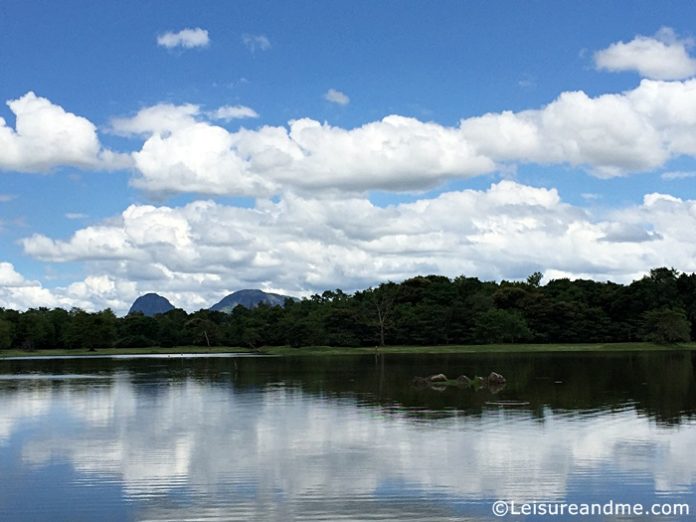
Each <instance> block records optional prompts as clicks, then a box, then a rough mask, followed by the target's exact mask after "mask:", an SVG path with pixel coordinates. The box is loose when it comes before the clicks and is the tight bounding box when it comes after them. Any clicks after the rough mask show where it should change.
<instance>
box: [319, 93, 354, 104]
mask: <svg viewBox="0 0 696 522" xmlns="http://www.w3.org/2000/svg"><path fill="white" fill-rule="evenodd" d="M324 99H325V100H326V101H330V102H331V103H335V104H337V105H348V104H349V103H350V98H349V97H348V96H346V94H344V93H342V92H341V91H337V90H336V89H329V90H328V91H326V93H325V94H324Z"/></svg>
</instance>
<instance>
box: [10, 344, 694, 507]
mask: <svg viewBox="0 0 696 522" xmlns="http://www.w3.org/2000/svg"><path fill="white" fill-rule="evenodd" d="M491 369H495V370H497V371H500V372H501V373H503V374H504V375H506V376H507V377H508V380H509V384H508V386H507V387H506V389H505V390H503V391H502V392H501V393H500V394H498V395H496V396H495V398H496V399H500V398H503V399H509V400H524V401H527V402H528V403H529V405H528V406H526V407H517V408H502V407H498V406H490V405H487V404H486V403H487V402H488V401H490V400H491V398H492V396H491V395H490V394H488V393H487V392H478V393H476V392H473V391H471V390H458V389H456V388H455V389H447V390H445V391H443V392H437V391H433V390H417V389H414V388H413V387H411V386H410V379H411V377H412V376H413V375H417V374H426V373H429V372H433V373H434V372H436V371H438V372H439V371H443V372H445V373H449V374H450V375H456V374H458V373H468V374H472V375H473V374H483V373H485V372H487V371H490V370H491ZM0 373H1V374H4V375H15V376H23V378H21V379H5V380H2V379H0V466H1V468H2V470H3V473H2V476H0V519H5V518H7V519H12V520H17V519H19V520H21V519H22V518H24V519H31V520H41V519H44V520H61V519H64V520H70V519H74V518H75V513H76V512H77V513H80V514H82V515H83V518H101V519H114V520H122V519H149V520H171V519H197V520H201V519H206V518H209V519H215V518H219V519H226V520H229V519H239V520H254V519H258V520H274V519H277V520H292V519H297V520H308V519H323V520H336V519H338V518H347V519H361V520H362V519H367V518H371V519H399V520H407V519H408V520H418V519H424V520H433V519H438V520H446V519H453V520H464V519H466V518H467V517H471V519H475V520H481V519H487V518H488V517H489V513H490V503H491V501H492V500H494V499H499V498H502V499H517V500H519V501H523V500H534V499H539V500H554V499H559V500H562V499H568V500H571V501H575V502H581V501H593V500H596V501H604V500H607V499H610V498H614V499H615V500H619V501H626V502H638V501H641V502H648V501H650V500H651V499H656V498H674V499H680V500H681V501H684V499H689V500H690V499H691V498H693V494H694V492H695V488H694V484H695V483H696V480H695V479H696V462H695V461H694V460H693V459H692V458H691V454H692V451H693V448H694V447H696V429H694V425H695V424H696V423H695V422H694V416H693V414H694V407H695V406H696V400H695V396H694V392H695V389H694V373H693V362H692V356H691V354H684V353H680V354H658V355H651V356H648V355H632V356H622V357H604V356H603V357H599V356H582V357H578V356H571V357H569V356H534V357H520V356H517V357H472V356H466V357H461V356H460V357H452V356H450V357H441V358H436V359H433V358H428V359H423V358H414V357H410V358H408V357H407V358H404V357H399V358H396V357H394V358H388V359H387V360H386V362H385V365H384V368H381V365H380V364H375V362H374V360H372V359H371V358H369V357H367V358H364V357H363V358H359V357H357V358H351V357H346V358H340V359H294V360H291V359H273V360H268V359H265V360H262V359H250V358H246V359H244V360H239V361H234V362H233V361H230V360H221V359H216V360H196V361H189V362H187V364H185V365H182V364H181V363H180V362H171V361H161V360H158V361H146V360H138V361H114V362H104V361H42V362H38V361H5V362H0ZM52 375H54V376H57V377H60V376H65V375H70V376H75V375H82V376H84V378H81V379H75V378H70V379H63V378H57V379H52V378H50V376H52ZM32 376H34V377H38V378H33V377H32ZM39 484H41V487H38V485H39ZM695 507H696V506H695Z"/></svg>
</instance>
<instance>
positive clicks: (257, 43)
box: [242, 34, 271, 53]
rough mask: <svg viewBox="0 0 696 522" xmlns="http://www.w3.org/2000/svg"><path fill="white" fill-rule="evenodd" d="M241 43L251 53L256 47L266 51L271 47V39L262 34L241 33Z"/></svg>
mask: <svg viewBox="0 0 696 522" xmlns="http://www.w3.org/2000/svg"><path fill="white" fill-rule="evenodd" d="M242 43H243V44H244V45H245V46H246V47H247V49H249V50H250V51H251V52H252V53H253V52H255V51H256V50H257V49H259V50H261V51H268V50H269V49H270V48H271V41H270V40H269V39H268V37H267V36H265V35H263V34H244V35H242Z"/></svg>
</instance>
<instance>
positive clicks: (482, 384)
mask: <svg viewBox="0 0 696 522" xmlns="http://www.w3.org/2000/svg"><path fill="white" fill-rule="evenodd" d="M506 382H507V381H506V380H505V377H503V376H502V375H500V374H499V373H496V372H491V373H490V374H488V377H481V376H476V377H474V378H473V379H470V378H469V377H467V376H466V375H460V376H459V377H457V378H456V379H448V378H447V376H446V375H445V374H443V373H438V374H435V375H430V376H429V377H414V378H413V381H412V383H413V386H415V387H416V388H421V389H423V388H431V389H434V390H444V389H445V387H447V386H456V387H458V388H474V389H476V390H479V389H483V388H485V389H488V390H490V391H492V392H493V393H497V392H499V391H500V390H502V389H503V387H504V386H505V383H506Z"/></svg>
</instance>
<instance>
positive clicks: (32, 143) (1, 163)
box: [0, 92, 128, 172]
mask: <svg viewBox="0 0 696 522" xmlns="http://www.w3.org/2000/svg"><path fill="white" fill-rule="evenodd" d="M7 105H8V106H9V108H10V110H11V111H12V112H13V113H14V114H15V117H16V125H15V128H14V129H13V128H11V127H9V126H8V125H7V123H6V122H5V120H4V119H3V118H0V170H14V171H22V172H47V171H50V170H51V169H53V168H55V167H58V166H73V167H79V168H85V169H87V168H90V169H94V168H119V167H123V166H125V165H126V164H127V163H128V158H127V156H122V155H119V154H115V153H113V152H111V151H108V150H104V149H102V147H101V145H100V143H99V138H98V136H97V130H96V127H95V126H94V124H92V122H90V121H89V120H88V119H86V118H83V117H82V116H77V115H75V114H72V113H70V112H66V111H65V110H64V109H63V108H62V107H60V106H58V105H55V104H53V103H51V102H50V101H49V100H47V99H46V98H41V97H39V96H36V94H34V93H33V92H28V93H26V94H25V95H24V96H22V97H21V98H17V99H16V100H10V101H8V102H7Z"/></svg>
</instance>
